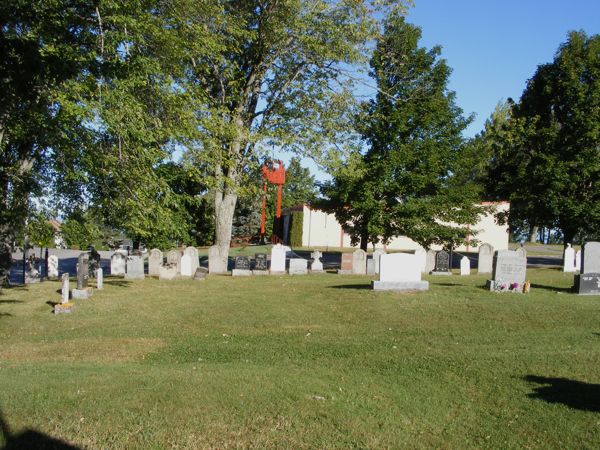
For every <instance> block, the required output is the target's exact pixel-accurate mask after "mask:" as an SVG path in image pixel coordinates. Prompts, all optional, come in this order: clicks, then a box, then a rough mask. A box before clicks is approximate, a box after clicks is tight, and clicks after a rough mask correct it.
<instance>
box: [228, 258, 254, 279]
mask: <svg viewBox="0 0 600 450" xmlns="http://www.w3.org/2000/svg"><path fill="white" fill-rule="evenodd" d="M231 275H232V276H234V277H247V276H250V275H252V270H250V258H249V257H247V256H236V257H235V264H234V266H233V270H232V271H231Z"/></svg>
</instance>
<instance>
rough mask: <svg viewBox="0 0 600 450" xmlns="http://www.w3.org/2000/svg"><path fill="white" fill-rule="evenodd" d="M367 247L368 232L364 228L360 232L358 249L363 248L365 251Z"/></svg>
mask: <svg viewBox="0 0 600 450" xmlns="http://www.w3.org/2000/svg"><path fill="white" fill-rule="evenodd" d="M368 248H369V232H368V231H366V230H363V231H362V232H361V233H360V249H361V250H364V251H365V252H366V251H367V249H368Z"/></svg>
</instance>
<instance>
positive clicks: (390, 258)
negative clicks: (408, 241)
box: [371, 253, 429, 291]
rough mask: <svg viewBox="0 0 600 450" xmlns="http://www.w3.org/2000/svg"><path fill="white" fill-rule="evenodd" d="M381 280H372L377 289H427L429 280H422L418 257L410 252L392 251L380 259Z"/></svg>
mask: <svg viewBox="0 0 600 450" xmlns="http://www.w3.org/2000/svg"><path fill="white" fill-rule="evenodd" d="M379 263H380V266H379V268H380V271H379V280H377V281H372V282H371V286H372V287H373V289H374V290H376V291H426V290H428V289H429V282H428V281H422V280H421V269H420V267H419V265H418V261H417V257H416V256H415V255H411V254H409V253H390V254H389V255H381V257H380V259H379Z"/></svg>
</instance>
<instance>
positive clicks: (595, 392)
mask: <svg viewBox="0 0 600 450" xmlns="http://www.w3.org/2000/svg"><path fill="white" fill-rule="evenodd" d="M523 379H524V380H525V381H528V382H530V383H538V384H541V385H543V386H538V387H536V388H534V392H532V393H531V394H528V397H530V398H535V399H539V400H544V401H546V402H548V403H562V404H564V405H567V406H568V407H570V408H573V409H580V410H582V411H591V412H600V384H591V383H584V382H582V381H576V380H569V379H567V378H548V377H541V376H537V375H527V376H525V377H523Z"/></svg>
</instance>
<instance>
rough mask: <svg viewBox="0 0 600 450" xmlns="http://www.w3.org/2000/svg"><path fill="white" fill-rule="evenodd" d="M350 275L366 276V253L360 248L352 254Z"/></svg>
mask: <svg viewBox="0 0 600 450" xmlns="http://www.w3.org/2000/svg"><path fill="white" fill-rule="evenodd" d="M352 274H354V275H366V274H367V252H365V251H364V250H361V249H360V248H359V249H358V250H356V251H354V253H352Z"/></svg>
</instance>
